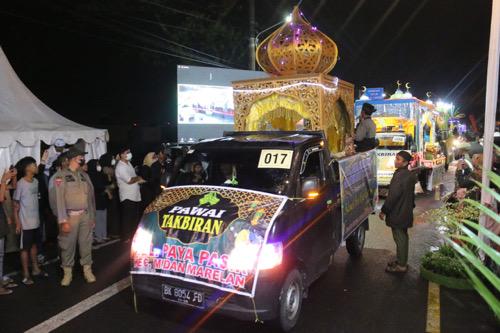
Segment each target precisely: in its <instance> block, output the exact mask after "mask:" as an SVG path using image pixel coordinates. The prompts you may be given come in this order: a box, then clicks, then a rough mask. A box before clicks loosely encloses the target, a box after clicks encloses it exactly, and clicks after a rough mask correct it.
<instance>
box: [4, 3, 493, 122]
mask: <svg viewBox="0 0 500 333" xmlns="http://www.w3.org/2000/svg"><path fill="white" fill-rule="evenodd" d="M255 2H256V21H257V27H256V30H257V31H262V30H264V29H266V28H267V27H269V26H270V25H273V24H275V23H277V22H278V21H280V20H281V19H283V17H285V16H286V15H287V14H288V13H290V12H291V9H292V7H293V5H294V4H296V3H297V1H289V0H256V1H255ZM248 7H249V6H248V1H247V0H220V1H195V0H190V1H188V0H142V1H141V0H85V1H80V0H66V1H63V0H37V1H35V0H33V1H27V0H16V1H2V3H1V4H0V45H1V46H2V48H3V50H4V52H5V53H6V54H7V57H8V58H9V60H10V62H11V64H12V65H13V67H14V69H15V71H16V72H17V74H18V75H19V77H20V78H21V79H22V81H23V82H24V83H25V84H26V85H27V87H28V88H29V89H31V90H32V91H33V93H34V94H35V95H36V96H38V97H39V98H40V99H41V100H42V101H44V102H45V103H46V104H47V105H48V106H50V107H51V108H53V109H54V110H56V111H57V112H59V113H61V114H62V115H64V116H66V117H68V118H71V119H73V120H75V121H78V122H81V123H84V124H87V125H92V126H98V127H104V128H105V127H107V126H116V125H122V126H123V125H125V126H130V125H131V124H132V123H137V124H138V125H139V126H141V125H166V124H167V123H168V122H175V118H176V99H175V94H176V75H175V73H176V65H177V64H191V65H202V66H203V65H205V64H206V63H209V64H215V63H217V64H220V65H224V66H227V67H233V68H241V69H247V68H248V46H247V45H248V34H249V25H248V21H249V19H248ZM301 8H302V11H303V13H304V15H305V17H306V18H307V19H308V20H309V21H311V22H312V23H313V24H314V25H316V26H317V27H318V29H319V30H321V31H322V32H324V33H326V34H327V35H329V36H330V37H331V38H332V39H333V40H334V41H335V42H336V43H337V45H338V47H339V55H340V60H339V62H338V64H337V66H336V67H335V68H334V69H333V71H332V73H331V74H333V75H335V76H338V77H339V78H341V79H343V80H346V81H350V82H353V83H354V84H355V85H356V87H357V88H359V87H360V86H361V85H366V86H368V87H380V86H381V87H385V89H386V92H388V93H392V92H393V91H394V90H395V87H396V86H395V82H396V80H398V79H399V80H401V81H402V82H407V81H409V82H411V85H412V89H411V91H412V93H413V94H414V95H415V96H416V97H419V98H421V99H425V98H426V97H425V92H426V91H431V92H432V93H433V99H434V100H437V99H438V98H443V99H445V98H446V100H447V101H450V102H454V103H455V104H456V105H458V106H459V107H461V108H462V112H464V113H474V114H476V115H477V116H478V117H479V118H480V119H481V116H482V114H483V113H484V98H485V82H486V67H487V52H488V41H489V28H490V16H491V1H489V0H477V1H470V0H432V1H428V0H343V1H339V0H335V1H334V0H314V1H313V0H304V1H303V2H302V5H301ZM265 36H267V34H264V35H263V36H262V38H261V40H262V39H263V38H264V37H265ZM173 54H175V55H178V56H182V57H183V58H188V59H193V58H196V60H198V61H201V62H202V63H200V62H198V61H190V60H187V59H180V58H177V57H173V56H172V55H173Z"/></svg>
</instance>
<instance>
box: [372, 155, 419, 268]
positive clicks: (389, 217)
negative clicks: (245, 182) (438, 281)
mask: <svg viewBox="0 0 500 333" xmlns="http://www.w3.org/2000/svg"><path fill="white" fill-rule="evenodd" d="M411 158H412V157H411V155H410V153H408V152H407V151H404V150H402V151H400V152H399V153H398V154H397V155H396V161H395V163H394V164H395V167H396V169H397V170H396V171H395V172H394V175H393V176H392V179H391V183H390V185H389V194H388V196H387V198H386V200H385V202H384V205H383V206H382V211H381V212H380V215H379V217H380V219H381V220H382V221H383V220H384V219H385V220H386V224H387V226H389V227H391V229H392V236H393V237H394V241H395V242H396V253H397V260H396V261H393V262H389V263H388V264H387V268H386V272H389V273H405V272H406V271H407V270H408V228H411V227H412V226H413V208H415V184H416V183H417V177H416V176H415V174H414V173H413V172H411V171H410V170H408V164H409V162H410V161H411Z"/></svg>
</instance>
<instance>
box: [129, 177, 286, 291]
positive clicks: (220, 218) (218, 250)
mask: <svg viewBox="0 0 500 333" xmlns="http://www.w3.org/2000/svg"><path fill="white" fill-rule="evenodd" d="M286 200H287V197H284V196H278V195H272V194H267V193H263V192H255V191H249V190H243V189H233V188H227V187H218V186H179V187H171V188H168V189H166V190H165V191H164V192H163V193H162V194H161V195H160V196H159V197H158V198H157V199H156V200H155V201H154V202H153V203H152V204H151V205H150V206H149V207H148V208H147V209H146V211H145V213H144V216H143V218H142V221H141V223H140V225H139V228H138V230H137V232H136V235H135V237H134V241H133V242H134V243H133V244H132V258H133V264H132V270H131V273H132V274H149V275H159V276H166V277H169V278H173V279H179V280H183V281H188V282H191V283H195V284H201V285H206V286H210V287H214V288H217V289H221V290H225V291H229V292H235V293H238V294H241V295H246V296H250V297H253V295H254V292H255V284H256V281H257V277H258V274H259V268H258V257H259V255H260V253H261V251H262V249H263V248H264V247H263V245H264V244H265V243H266V242H267V237H268V234H269V230H270V228H271V227H272V225H273V222H274V219H275V218H276V216H277V215H278V213H279V212H280V210H281V209H282V208H283V205H284V204H285V202H286ZM134 249H142V250H140V251H135V252H134Z"/></svg>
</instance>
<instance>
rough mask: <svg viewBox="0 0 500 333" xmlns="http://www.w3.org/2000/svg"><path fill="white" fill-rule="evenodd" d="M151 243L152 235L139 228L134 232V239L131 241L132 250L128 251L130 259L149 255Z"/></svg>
mask: <svg viewBox="0 0 500 333" xmlns="http://www.w3.org/2000/svg"><path fill="white" fill-rule="evenodd" d="M152 241H153V234H152V233H151V232H149V231H147V230H146V229H144V228H141V227H139V228H138V229H137V231H136V232H135V235H134V239H133V240H132V248H131V250H130V255H131V256H132V258H134V257H136V256H141V255H149V254H150V253H151V244H152Z"/></svg>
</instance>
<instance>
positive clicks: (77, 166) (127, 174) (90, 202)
mask: <svg viewBox="0 0 500 333" xmlns="http://www.w3.org/2000/svg"><path fill="white" fill-rule="evenodd" d="M86 154H87V153H86V152H84V151H82V150H81V148H79V147H77V146H76V145H75V146H71V147H68V146H67V145H65V144H64V143H63V142H62V143H61V142H58V140H56V143H55V145H54V146H52V147H50V148H49V149H48V150H46V151H44V153H43V154H42V156H41V158H40V163H38V164H37V161H36V160H35V159H34V158H32V157H25V158H22V159H21V160H19V161H18V162H17V163H16V165H15V166H11V167H10V168H9V169H8V170H4V171H3V172H2V174H1V176H2V177H1V183H0V296H1V295H8V294H11V293H12V292H13V289H15V288H16V287H18V285H19V284H18V283H19V282H20V283H22V284H24V285H26V286H31V285H33V284H35V281H36V279H38V278H44V277H47V276H48V274H47V273H46V272H45V271H44V270H43V269H42V267H43V265H42V264H43V263H44V262H45V260H46V255H47V254H46V251H45V250H46V249H47V248H49V247H50V246H51V245H55V244H57V248H58V253H59V257H60V260H61V268H62V271H63V277H62V279H61V282H60V284H61V286H69V285H70V284H71V282H72V280H73V266H74V264H75V259H77V258H79V261H80V264H81V266H82V271H83V277H84V279H85V281H86V282H88V283H93V282H95V281H96V277H95V275H94V273H93V271H92V248H93V246H99V245H101V244H103V243H106V242H108V241H110V240H112V239H121V240H123V241H125V242H128V241H130V239H131V237H132V236H133V234H134V232H135V229H136V227H137V225H138V223H139V220H140V217H141V215H142V212H143V210H144V209H145V208H146V207H147V206H148V205H149V204H150V203H151V202H152V201H153V200H154V198H155V197H156V196H157V195H158V194H160V193H161V191H162V187H164V186H166V185H167V179H168V176H167V174H168V169H169V168H170V160H169V157H168V155H167V152H166V151H165V149H164V148H163V147H161V148H160V149H158V150H157V151H156V152H151V153H148V154H147V155H146V157H145V158H144V162H143V164H142V165H141V166H139V167H137V168H134V167H133V166H132V164H131V161H132V158H133V156H132V153H131V151H130V149H129V148H128V147H123V148H122V149H120V150H119V151H118V154H117V155H115V156H113V155H112V154H110V153H107V154H104V155H102V156H100V158H99V159H90V160H86ZM77 246H78V256H77V253H76V252H77V251H76V249H77ZM6 252H19V258H20V267H21V274H22V276H21V278H20V279H19V280H20V281H15V280H14V279H13V278H12V277H7V276H4V272H3V268H4V257H5V253H6Z"/></svg>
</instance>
